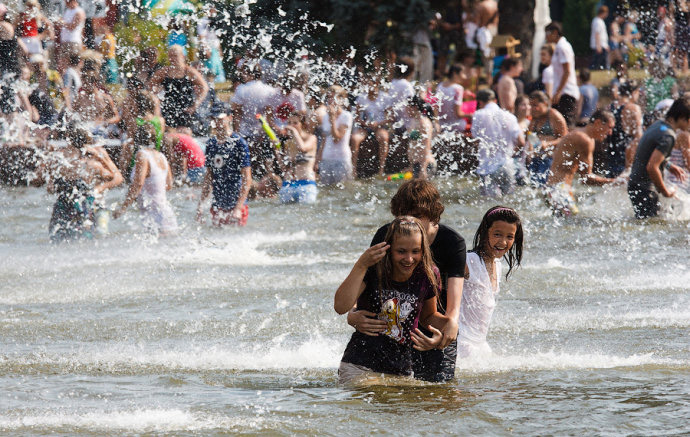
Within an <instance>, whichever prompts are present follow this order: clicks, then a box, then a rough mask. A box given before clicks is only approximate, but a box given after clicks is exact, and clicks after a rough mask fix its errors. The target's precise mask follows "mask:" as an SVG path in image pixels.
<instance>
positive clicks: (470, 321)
mask: <svg viewBox="0 0 690 437" xmlns="http://www.w3.org/2000/svg"><path fill="white" fill-rule="evenodd" d="M494 263H495V264H494V269H495V271H496V289H495V290H494V289H493V287H492V286H491V279H490V278H489V273H488V272H487V271H486V267H485V265H484V261H482V259H481V258H480V257H479V255H477V254H476V253H474V252H467V268H468V270H469V272H470V277H469V279H466V280H465V284H464V286H463V290H462V302H461V304H460V317H459V320H458V326H459V328H458V358H467V357H469V356H471V355H473V354H475V353H476V352H480V351H481V352H484V353H486V352H491V348H490V347H489V344H488V343H487V342H486V336H487V334H488V333H489V325H490V324H491V318H492V316H493V314H494V309H495V308H496V296H497V295H498V291H499V283H498V282H499V280H500V278H501V260H500V259H495V260H494Z"/></svg>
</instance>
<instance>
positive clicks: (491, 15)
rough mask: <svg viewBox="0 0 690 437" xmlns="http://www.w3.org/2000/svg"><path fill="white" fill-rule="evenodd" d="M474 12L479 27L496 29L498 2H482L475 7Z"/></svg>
mask: <svg viewBox="0 0 690 437" xmlns="http://www.w3.org/2000/svg"><path fill="white" fill-rule="evenodd" d="M474 10H475V14H476V16H477V21H479V27H481V26H488V27H489V28H490V29H491V28H495V29H498V2H496V1H495V0H483V1H480V2H479V3H477V4H476V5H475V7H474ZM492 33H493V30H492Z"/></svg>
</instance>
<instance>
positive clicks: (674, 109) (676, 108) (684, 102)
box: [666, 96, 690, 120]
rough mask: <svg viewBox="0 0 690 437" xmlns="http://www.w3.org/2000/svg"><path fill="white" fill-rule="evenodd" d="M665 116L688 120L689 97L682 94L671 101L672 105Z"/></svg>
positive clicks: (689, 115) (689, 111)
mask: <svg viewBox="0 0 690 437" xmlns="http://www.w3.org/2000/svg"><path fill="white" fill-rule="evenodd" d="M666 118H670V119H672V120H680V119H681V118H682V119H685V120H690V98H689V97H686V96H682V97H680V98H678V99H676V100H675V101H674V102H673V105H671V107H670V108H669V109H668V112H667V113H666Z"/></svg>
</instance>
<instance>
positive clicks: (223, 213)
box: [211, 203, 249, 226]
mask: <svg viewBox="0 0 690 437" xmlns="http://www.w3.org/2000/svg"><path fill="white" fill-rule="evenodd" d="M247 218H249V205H247V204H246V203H245V204H244V205H243V206H242V217H240V219H239V220H237V219H236V218H234V217H233V216H232V209H221V208H216V207H215V206H212V207H211V221H212V222H213V225H214V226H225V225H235V226H244V225H246V224H247Z"/></svg>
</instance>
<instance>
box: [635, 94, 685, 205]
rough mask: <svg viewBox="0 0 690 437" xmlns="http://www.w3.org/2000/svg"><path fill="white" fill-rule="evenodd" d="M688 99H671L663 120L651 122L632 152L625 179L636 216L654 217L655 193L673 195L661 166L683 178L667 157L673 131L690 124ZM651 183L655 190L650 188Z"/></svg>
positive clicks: (671, 145) (673, 192) (678, 169)
mask: <svg viewBox="0 0 690 437" xmlns="http://www.w3.org/2000/svg"><path fill="white" fill-rule="evenodd" d="M689 120H690V98H688V97H681V98H679V99H677V100H676V101H675V102H673V105H671V108H670V109H669V110H668V112H667V113H666V119H665V120H658V121H656V122H654V123H653V124H652V125H651V126H649V128H648V129H647V130H646V131H645V133H644V135H643V136H642V139H641V140H640V144H639V146H638V147H637V151H636V152H635V158H634V160H633V164H632V170H631V172H630V181H629V182H628V196H629V197H630V201H631V202H632V204H633V209H634V210H635V217H637V218H638V219H641V218H648V217H655V216H656V215H658V214H659V206H660V205H659V195H658V194H657V191H658V192H659V193H661V194H662V195H663V196H664V197H673V196H674V195H675V192H676V190H675V188H673V187H671V188H669V187H667V186H666V184H665V183H664V176H663V171H664V169H666V170H668V171H670V172H671V173H673V174H674V175H675V176H676V177H677V178H678V179H679V180H681V181H684V180H685V172H684V171H683V169H682V168H680V167H678V166H677V165H674V164H671V162H670V161H668V160H667V158H668V157H669V156H670V155H671V150H673V145H674V144H675V142H676V132H675V131H676V130H677V129H682V130H687V129H688V127H689V126H690V121H689ZM652 186H654V187H656V190H657V191H653V190H652Z"/></svg>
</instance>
